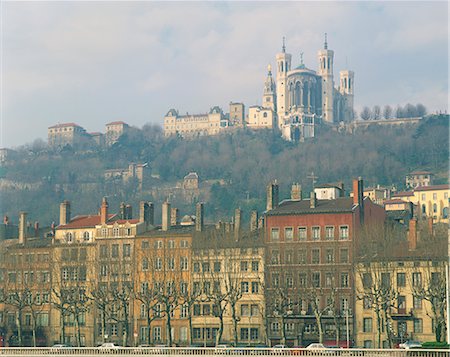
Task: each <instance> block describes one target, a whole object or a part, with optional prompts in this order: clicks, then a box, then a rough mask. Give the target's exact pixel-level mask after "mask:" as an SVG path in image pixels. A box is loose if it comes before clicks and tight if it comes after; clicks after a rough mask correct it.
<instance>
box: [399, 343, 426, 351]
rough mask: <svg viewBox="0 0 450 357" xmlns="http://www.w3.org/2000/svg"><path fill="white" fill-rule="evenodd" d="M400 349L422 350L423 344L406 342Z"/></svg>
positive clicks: (401, 344) (400, 345)
mask: <svg viewBox="0 0 450 357" xmlns="http://www.w3.org/2000/svg"><path fill="white" fill-rule="evenodd" d="M398 347H400V348H403V349H405V350H409V349H411V348H422V344H421V343H420V342H419V341H406V342H403V343H400V344H399V345H398Z"/></svg>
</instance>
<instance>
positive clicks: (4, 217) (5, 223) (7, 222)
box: [3, 215, 9, 226]
mask: <svg viewBox="0 0 450 357" xmlns="http://www.w3.org/2000/svg"><path fill="white" fill-rule="evenodd" d="M3 224H4V225H6V226H7V225H8V224H9V218H8V216H7V215H4V216H3Z"/></svg>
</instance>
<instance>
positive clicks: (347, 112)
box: [339, 70, 355, 121]
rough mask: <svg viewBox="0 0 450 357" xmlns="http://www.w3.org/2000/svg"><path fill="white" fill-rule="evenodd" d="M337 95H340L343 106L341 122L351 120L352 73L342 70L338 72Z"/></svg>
mask: <svg viewBox="0 0 450 357" xmlns="http://www.w3.org/2000/svg"><path fill="white" fill-rule="evenodd" d="M339 77H340V80H339V93H341V95H342V99H343V101H344V104H343V107H344V108H343V113H342V114H343V120H344V121H350V120H353V87H354V83H355V73H354V72H353V71H349V70H344V71H340V72H339Z"/></svg>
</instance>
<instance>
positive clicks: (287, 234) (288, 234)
mask: <svg viewBox="0 0 450 357" xmlns="http://www.w3.org/2000/svg"><path fill="white" fill-rule="evenodd" d="M284 240H285V241H286V242H292V241H293V240H294V229H293V228H292V227H286V228H285V229H284Z"/></svg>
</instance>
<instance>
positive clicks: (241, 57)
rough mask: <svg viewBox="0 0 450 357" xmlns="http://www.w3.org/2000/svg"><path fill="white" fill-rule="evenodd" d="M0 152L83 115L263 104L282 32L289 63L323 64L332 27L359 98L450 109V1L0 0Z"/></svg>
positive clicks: (150, 115) (137, 119) (131, 116)
mask: <svg viewBox="0 0 450 357" xmlns="http://www.w3.org/2000/svg"><path fill="white" fill-rule="evenodd" d="M1 17H2V35H1V40H2V53H1V59H2V73H1V82H2V83H1V84H2V106H1V114H2V127H1V141H0V147H15V146H18V145H21V144H24V143H26V142H31V141H32V140H34V139H36V138H43V139H45V140H46V136H47V128H48V126H51V125H53V124H56V123H64V122H76V123H78V124H79V125H81V126H83V127H84V128H85V129H86V130H87V131H88V132H92V131H102V132H103V131H104V125H105V124H106V123H108V122H110V121H114V120H124V121H126V122H128V123H129V124H131V125H134V126H138V127H141V126H142V125H143V124H145V123H148V122H152V123H160V124H162V120H163V117H164V115H165V113H166V112H167V111H168V110H169V109H170V108H172V107H173V108H176V109H178V110H179V111H180V113H185V112H189V113H203V112H207V111H208V110H209V108H210V107H212V106H214V105H219V106H221V107H222V108H223V109H224V111H228V103H229V102H230V101H242V102H244V103H245V105H246V107H248V106H249V105H254V104H261V95H262V90H263V82H264V79H265V76H266V68H267V65H268V64H269V63H270V64H272V65H274V63H275V54H276V53H277V52H279V51H280V50H281V39H282V37H283V36H286V38H287V52H289V53H291V54H292V56H293V65H297V64H298V63H299V62H300V52H304V62H305V64H306V66H307V67H309V68H311V69H317V50H319V49H320V48H322V46H323V34H324V32H327V33H328V46H329V48H330V49H333V50H334V56H335V60H334V63H335V67H334V70H335V80H336V79H337V75H338V73H339V70H342V69H346V68H349V69H352V70H354V71H355V105H356V107H357V109H360V108H361V107H362V106H364V105H368V106H373V105H375V104H380V105H384V104H391V105H396V104H406V103H408V102H411V103H413V104H415V103H418V102H422V103H423V104H425V106H426V107H427V108H428V110H429V111H433V112H434V111H436V110H441V111H444V110H447V108H448V62H449V59H448V4H447V2H446V1H442V2H434V3H433V2H429V1H426V2H417V1H414V2H405V1H402V2H396V3H395V2H394V3H393V2H284V3H280V2H170V3H167V2H166V3H162V2H62V1H61V2H8V1H4V2H3V3H2V14H1Z"/></svg>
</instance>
